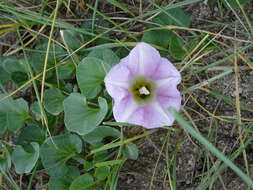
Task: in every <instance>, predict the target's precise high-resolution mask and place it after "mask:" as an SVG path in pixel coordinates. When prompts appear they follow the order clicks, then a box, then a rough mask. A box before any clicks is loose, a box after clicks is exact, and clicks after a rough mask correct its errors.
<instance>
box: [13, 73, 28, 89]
mask: <svg viewBox="0 0 253 190" xmlns="http://www.w3.org/2000/svg"><path fill="white" fill-rule="evenodd" d="M11 79H12V80H13V81H14V82H15V84H17V86H21V85H22V84H24V83H25V82H26V81H27V80H28V75H27V74H26V73H24V72H13V73H11Z"/></svg>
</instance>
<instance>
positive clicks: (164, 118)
mask: <svg viewBox="0 0 253 190" xmlns="http://www.w3.org/2000/svg"><path fill="white" fill-rule="evenodd" d="M104 81H105V86H106V89H107V91H108V93H109V94H110V96H111V97H112V98H113V100H114V106H113V115H114V118H115V120H116V121H117V122H127V123H132V124H136V125H141V126H143V127H145V128H149V129H150V128H157V127H162V126H170V125H172V123H173V122H174V120H175V118H174V117H173V116H172V115H171V114H170V113H169V111H168V108H169V107H170V106H171V107H173V108H174V109H176V110H177V111H179V109H180V105H181V96H180V92H179V91H178V90H177V85H178V84H179V83H180V81H181V76H180V73H179V71H178V70H177V69H176V67H175V66H173V65H172V63H171V62H169V61H168V59H165V58H163V57H161V56H160V54H159V52H158V51H157V50H156V49H155V48H153V47H152V46H150V45H149V44H147V43H144V42H141V43H138V44H137V45H136V46H135V47H134V48H133V49H132V50H131V52H130V53H129V55H128V56H127V57H125V58H123V59H121V61H120V63H118V64H117V65H115V66H114V67H112V68H111V70H110V71H109V72H108V73H107V75H106V77H105V80H104Z"/></svg>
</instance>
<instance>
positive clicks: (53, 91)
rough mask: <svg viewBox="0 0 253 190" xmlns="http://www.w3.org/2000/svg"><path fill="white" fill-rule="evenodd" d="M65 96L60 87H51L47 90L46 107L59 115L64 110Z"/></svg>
mask: <svg viewBox="0 0 253 190" xmlns="http://www.w3.org/2000/svg"><path fill="white" fill-rule="evenodd" d="M64 99H65V96H64V95H63V94H62V92H61V91H60V90H59V89H58V88H50V89H47V90H46V91H45V108H46V110H47V111H48V112H49V113H51V114H52V115H59V113H61V112H62V111H63V106H62V103H63V100H64Z"/></svg>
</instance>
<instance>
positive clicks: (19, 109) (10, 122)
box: [0, 94, 29, 133]
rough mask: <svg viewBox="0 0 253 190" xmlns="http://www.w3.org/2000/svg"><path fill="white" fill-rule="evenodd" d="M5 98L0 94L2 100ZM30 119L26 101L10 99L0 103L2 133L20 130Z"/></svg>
mask: <svg viewBox="0 0 253 190" xmlns="http://www.w3.org/2000/svg"><path fill="white" fill-rule="evenodd" d="M5 96H6V95H4V94H0V100H1V99H2V98H4V97H5ZM28 117H29V114H28V104H27V102H26V101H25V100H24V99H22V98H20V99H16V100H13V99H12V98H10V97H8V98H6V99H4V100H2V101H0V133H4V132H5V130H6V129H9V130H12V131H15V130H17V129H19V128H20V127H21V126H22V125H23V123H24V122H25V120H26V119H27V118H28Z"/></svg>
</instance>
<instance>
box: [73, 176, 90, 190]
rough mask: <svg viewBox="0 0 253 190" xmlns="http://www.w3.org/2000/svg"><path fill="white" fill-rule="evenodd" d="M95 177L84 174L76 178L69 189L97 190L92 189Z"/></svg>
mask: <svg viewBox="0 0 253 190" xmlns="http://www.w3.org/2000/svg"><path fill="white" fill-rule="evenodd" d="M93 181H94V180H93V177H92V176H91V175H90V174H83V175H81V176H79V177H78V178H76V179H75V180H74V181H73V182H72V184H71V185H70V187H69V190H95V188H92V187H91V186H92V185H93V183H94V182H93Z"/></svg>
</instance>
